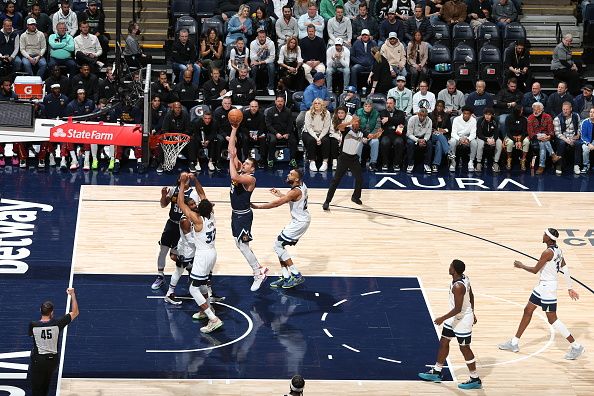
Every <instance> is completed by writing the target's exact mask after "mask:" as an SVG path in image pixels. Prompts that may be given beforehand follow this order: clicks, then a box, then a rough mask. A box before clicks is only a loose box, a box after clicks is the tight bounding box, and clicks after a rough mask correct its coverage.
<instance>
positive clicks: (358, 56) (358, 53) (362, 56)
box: [350, 29, 377, 87]
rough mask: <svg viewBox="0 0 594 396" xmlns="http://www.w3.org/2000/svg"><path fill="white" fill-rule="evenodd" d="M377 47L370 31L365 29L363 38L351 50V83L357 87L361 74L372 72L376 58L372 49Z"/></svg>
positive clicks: (362, 34)
mask: <svg viewBox="0 0 594 396" xmlns="http://www.w3.org/2000/svg"><path fill="white" fill-rule="evenodd" d="M373 47H377V44H376V42H375V41H373V40H372V39H371V36H370V33H369V30H367V29H363V30H362V31H361V38H360V39H359V40H357V41H355V43H354V44H353V48H352V50H351V65H352V67H351V83H350V85H353V86H355V87H357V83H358V79H359V74H361V73H369V72H371V68H372V67H373V63H374V58H373V55H372V54H371V49H372V48H373Z"/></svg>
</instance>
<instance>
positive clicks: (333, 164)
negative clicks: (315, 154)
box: [332, 159, 338, 170]
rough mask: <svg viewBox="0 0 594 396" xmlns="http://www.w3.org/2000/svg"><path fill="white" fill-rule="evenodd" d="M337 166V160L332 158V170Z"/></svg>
mask: <svg viewBox="0 0 594 396" xmlns="http://www.w3.org/2000/svg"><path fill="white" fill-rule="evenodd" d="M337 167H338V160H337V159H333V160H332V170H336V168H337Z"/></svg>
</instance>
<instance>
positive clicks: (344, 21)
mask: <svg viewBox="0 0 594 396" xmlns="http://www.w3.org/2000/svg"><path fill="white" fill-rule="evenodd" d="M327 30H328V47H332V46H333V45H334V44H335V43H336V39H337V38H341V39H342V45H344V46H346V47H350V46H351V40H352V39H353V26H352V24H351V20H350V19H349V18H347V17H345V16H344V7H343V6H341V5H339V6H336V15H335V16H333V17H332V18H330V19H329V20H328V23H327Z"/></svg>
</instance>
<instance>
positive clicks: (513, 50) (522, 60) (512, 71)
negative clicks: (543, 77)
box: [503, 40, 532, 92]
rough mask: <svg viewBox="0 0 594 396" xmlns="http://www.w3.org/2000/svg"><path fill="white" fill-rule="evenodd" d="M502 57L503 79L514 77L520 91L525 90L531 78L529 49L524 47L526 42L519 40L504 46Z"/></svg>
mask: <svg viewBox="0 0 594 396" xmlns="http://www.w3.org/2000/svg"><path fill="white" fill-rule="evenodd" d="M503 59H504V62H503V68H504V70H505V79H506V80H507V79H509V78H511V77H515V78H516V80H518V89H519V90H520V91H522V92H524V91H526V87H528V86H530V84H531V80H532V73H531V72H530V51H528V50H527V48H526V42H525V41H524V40H519V41H517V42H516V43H515V44H513V45H511V46H509V47H508V48H506V50H505V54H504V56H503Z"/></svg>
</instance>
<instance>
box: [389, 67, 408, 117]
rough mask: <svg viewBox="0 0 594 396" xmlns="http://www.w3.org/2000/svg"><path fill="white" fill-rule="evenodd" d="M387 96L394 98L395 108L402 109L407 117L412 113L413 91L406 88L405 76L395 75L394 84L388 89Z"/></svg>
mask: <svg viewBox="0 0 594 396" xmlns="http://www.w3.org/2000/svg"><path fill="white" fill-rule="evenodd" d="M387 96H388V98H394V100H395V101H396V108H397V109H398V110H400V111H403V112H404V114H405V115H406V118H407V119H408V118H409V117H410V116H411V115H412V108H413V93H412V91H411V90H410V89H408V88H406V77H404V76H398V77H396V86H395V87H394V88H392V89H390V90H389V91H388V95H387Z"/></svg>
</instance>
